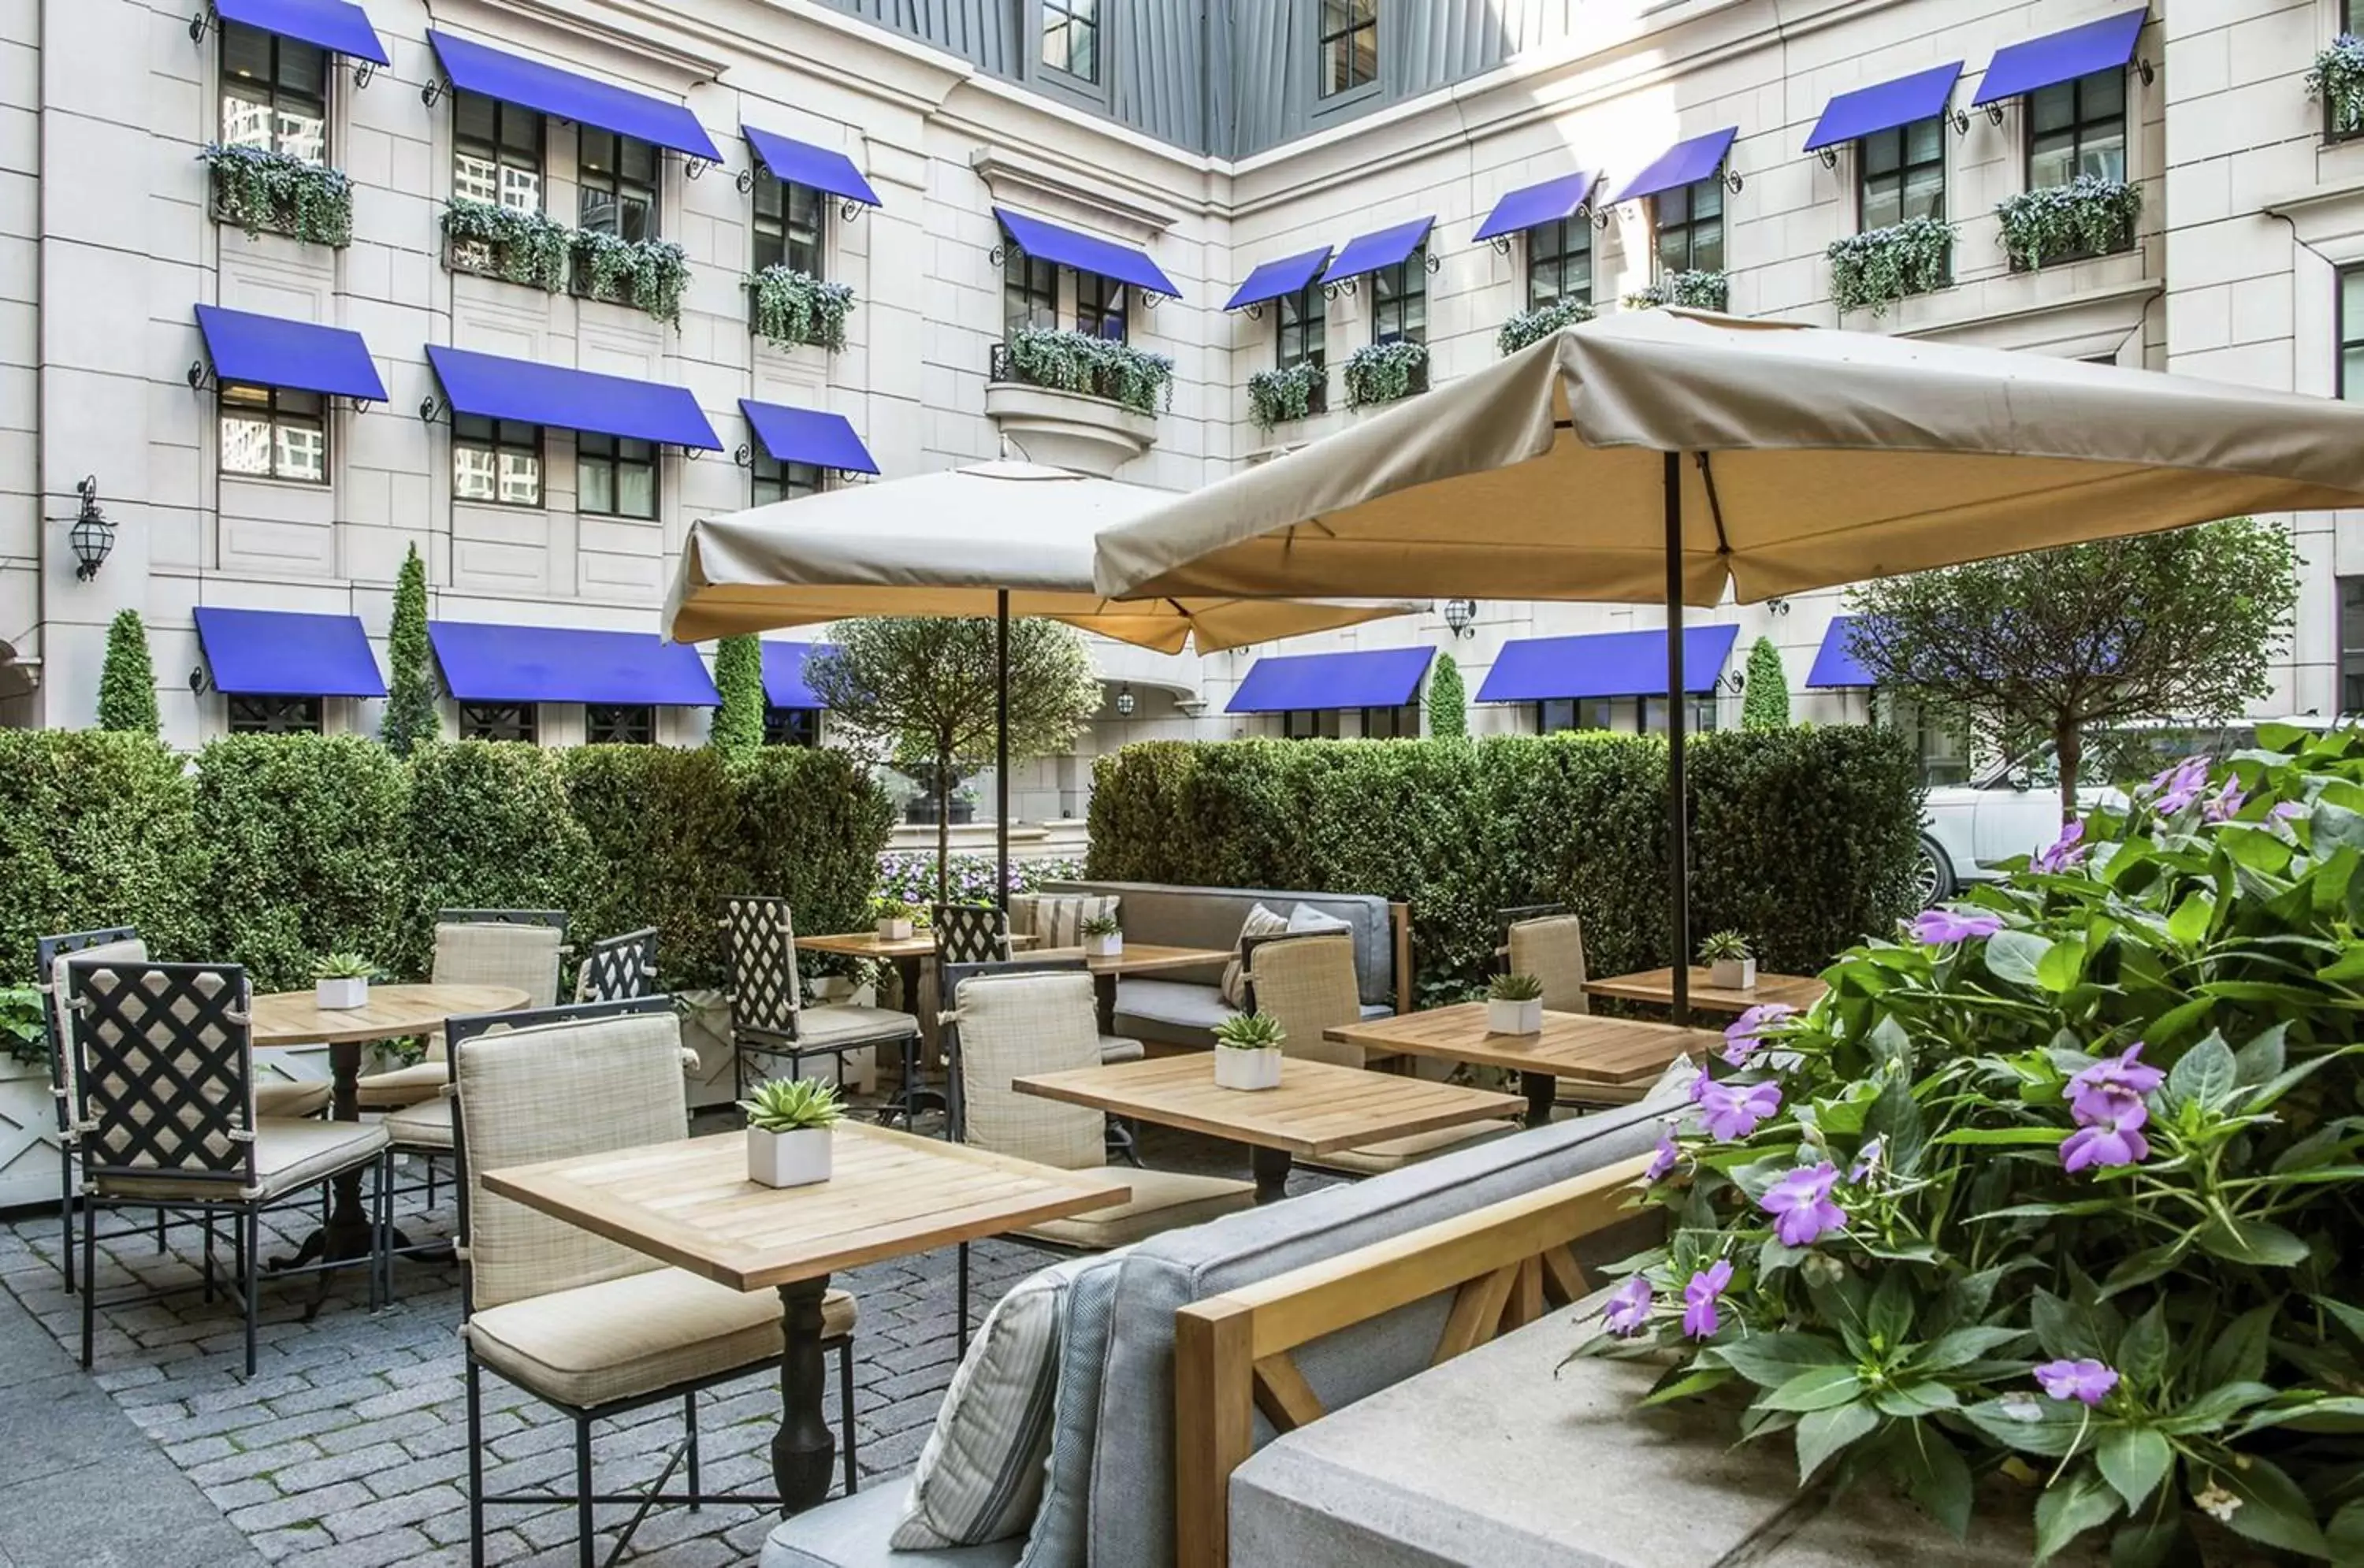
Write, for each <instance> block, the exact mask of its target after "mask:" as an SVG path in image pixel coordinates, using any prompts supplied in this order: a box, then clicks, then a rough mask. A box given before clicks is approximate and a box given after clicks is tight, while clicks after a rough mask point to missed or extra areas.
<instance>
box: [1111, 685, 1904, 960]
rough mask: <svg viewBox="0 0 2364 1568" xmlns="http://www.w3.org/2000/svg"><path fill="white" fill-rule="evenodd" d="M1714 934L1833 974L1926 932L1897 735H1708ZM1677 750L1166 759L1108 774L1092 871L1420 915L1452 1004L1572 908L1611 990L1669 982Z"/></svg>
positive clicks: (1610, 742)
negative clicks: (1655, 978) (1511, 920)
mask: <svg viewBox="0 0 2364 1568" xmlns="http://www.w3.org/2000/svg"><path fill="white" fill-rule="evenodd" d="M1688 755H1689V770H1690V778H1691V788H1692V807H1691V811H1692V823H1693V827H1692V832H1691V864H1692V872H1691V927H1692V929H1693V930H1694V931H1699V932H1705V931H1713V930H1721V929H1727V928H1729V929H1737V930H1741V931H1744V932H1745V933H1747V934H1748V935H1749V936H1750V937H1751V938H1752V939H1754V940H1755V942H1756V951H1757V953H1758V956H1759V957H1760V959H1762V960H1763V961H1764V962H1765V964H1766V967H1767V968H1768V969H1775V970H1785V971H1793V972H1804V973H1812V972H1813V971H1815V970H1818V969H1820V968H1822V967H1823V965H1824V964H1826V963H1827V962H1829V961H1830V960H1831V958H1832V957H1833V956H1834V955H1835V954H1836V953H1837V952H1839V951H1841V950H1843V949H1844V948H1845V947H1847V946H1848V945H1849V944H1851V943H1853V942H1855V941H1857V940H1860V939H1861V938H1862V937H1863V936H1864V935H1865V934H1867V933H1879V932H1883V931H1886V930H1887V929H1890V928H1891V927H1892V926H1893V925H1894V923H1895V922H1896V921H1897V920H1898V919H1899V918H1901V917H1903V916H1905V915H1908V914H1910V913H1912V894H1911V885H1912V861H1913V857H1914V854H1915V852H1916V848H1917V844H1918V837H1919V824H1920V815H1921V790H1920V785H1919V783H1918V782H1917V774H1916V770H1915V768H1914V765H1913V759H1912V752H1911V749H1910V748H1909V747H1908V746H1907V745H1906V743H1905V742H1904V741H1903V740H1901V738H1900V737H1899V736H1897V735H1895V734H1894V733H1892V732H1889V731H1884V730H1876V729H1870V728H1833V729H1800V730H1791V731H1788V732H1784V733H1780V734H1759V735H1745V734H1716V735H1708V736H1702V737H1700V738H1699V739H1698V740H1696V741H1694V742H1693V745H1692V747H1691V749H1690V751H1689V754H1688ZM1666 767H1667V752H1666V745H1665V743H1664V742H1663V741H1662V740H1656V739H1652V738H1644V737H1639V736H1607V735H1569V736H1553V737H1549V738H1546V739H1534V738H1528V737H1503V738H1497V739H1489V740H1481V741H1478V742H1477V743H1476V744H1474V745H1473V744H1470V743H1468V742H1466V741H1446V742H1442V743H1440V742H1436V741H1401V740H1396V741H1339V742H1329V743H1323V744H1319V745H1315V744H1308V743H1306V742H1302V741H1281V740H1234V741H1218V742H1210V743H1193V742H1182V741H1152V742H1146V743H1143V744H1139V745H1133V746H1128V747H1126V748H1124V750H1122V751H1120V752H1118V753H1116V754H1115V755H1113V756H1110V757H1107V758H1103V759H1102V760H1101V762H1099V764H1098V773H1097V777H1096V781H1095V787H1094V790H1093V795H1092V810H1091V828H1092V852H1091V862H1090V873H1091V875H1092V876H1094V877H1096V878H1105V879H1109V880H1115V881H1139V882H1172V883H1183V884H1198V885H1202V886H1228V887H1277V888H1308V889H1315V890H1324V891H1337V892H1354V893H1374V894H1379V895H1384V896H1386V897H1388V898H1396V899H1403V900H1406V901H1408V902H1409V903H1410V904H1411V906H1412V916H1413V933H1412V936H1413V962H1414V965H1415V968H1416V971H1417V973H1418V978H1419V984H1420V987H1421V991H1422V995H1423V996H1424V997H1427V998H1429V999H1431V1000H1435V999H1441V998H1445V997H1449V996H1456V995H1465V994H1466V993H1468V992H1469V991H1471V990H1472V989H1473V988H1474V987H1475V986H1476V985H1477V984H1478V983H1479V981H1480V979H1481V977H1482V976H1483V975H1484V974H1485V973H1486V972H1487V970H1488V968H1489V965H1490V964H1491V962H1492V958H1493V949H1494V945H1495V940H1496V938H1495V932H1494V917H1495V911H1497V910H1498V909H1501V908H1504V907H1508V906H1513V905H1520V904H1531V903H1539V902H1552V903H1565V904H1567V905H1568V906H1570V907H1572V908H1573V909H1575V910H1576V911H1577V913H1578V914H1579V915H1581V916H1582V917H1584V921H1585V947H1586V952H1587V957H1588V959H1589V962H1590V964H1591V966H1592V969H1593V971H1594V973H1599V974H1613V973H1622V972H1626V971H1630V970H1634V969H1646V968H1652V967H1655V966H1656V965H1659V964H1663V963H1665V962H1667V961H1668V956H1669V955H1668V954H1667V951H1666V949H1667V863H1668V857H1667V814H1666Z"/></svg>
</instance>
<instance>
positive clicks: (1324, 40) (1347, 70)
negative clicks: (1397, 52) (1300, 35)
mask: <svg viewBox="0 0 2364 1568" xmlns="http://www.w3.org/2000/svg"><path fill="white" fill-rule="evenodd" d="M1318 43H1319V48H1318V50H1317V53H1316V58H1317V59H1318V60H1319V61H1320V63H1321V82H1320V86H1321V96H1322V97H1324V98H1334V97H1336V96H1337V95H1339V94H1341V93H1350V92H1352V91H1354V90H1355V88H1357V87H1366V86H1368V85H1369V84H1370V83H1374V82H1376V81H1377V80H1378V79H1379V0H1321V31H1320V35H1319V39H1318Z"/></svg>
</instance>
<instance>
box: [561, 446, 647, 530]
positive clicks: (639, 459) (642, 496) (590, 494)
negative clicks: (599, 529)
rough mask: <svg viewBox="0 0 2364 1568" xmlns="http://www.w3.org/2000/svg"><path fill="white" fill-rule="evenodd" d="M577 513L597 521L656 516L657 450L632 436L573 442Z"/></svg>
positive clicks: (575, 507) (575, 505) (575, 506)
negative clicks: (597, 519) (600, 519)
mask: <svg viewBox="0 0 2364 1568" xmlns="http://www.w3.org/2000/svg"><path fill="white" fill-rule="evenodd" d="M574 509H575V510H576V511H577V512H581V513H584V514H585V515H587V516H591V517H655V516H656V515H657V448H656V443H655V442H654V441H638V440H634V439H631V438H630V437H629V436H601V435H594V434H593V433H592V432H590V431H588V430H585V431H584V432H583V433H582V434H581V435H579V436H576V437H575V438H574Z"/></svg>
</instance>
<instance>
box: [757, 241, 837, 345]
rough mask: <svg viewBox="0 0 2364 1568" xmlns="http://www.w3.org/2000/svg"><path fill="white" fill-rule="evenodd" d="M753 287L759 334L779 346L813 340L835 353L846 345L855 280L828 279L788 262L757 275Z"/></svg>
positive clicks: (812, 341) (811, 341) (767, 268)
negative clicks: (829, 280)
mask: <svg viewBox="0 0 2364 1568" xmlns="http://www.w3.org/2000/svg"><path fill="white" fill-rule="evenodd" d="M747 290H748V293H749V294H750V295H753V299H754V302H755V335H756V336H757V337H759V338H762V339H764V340H765V341H766V342H768V343H770V344H772V345H773V346H774V347H775V348H780V349H793V348H796V347H797V346H798V345H799V344H804V343H811V344H814V345H816V346H817V347H820V348H823V349H826V350H829V351H830V352H831V353H832V354H834V353H837V352H840V351H841V350H843V349H844V347H845V318H846V317H849V316H851V315H853V285H851V284H832V283H825V282H823V281H822V280H820V278H817V277H814V276H813V275H812V274H811V273H810V272H798V271H797V269H795V268H794V267H790V266H787V265H786V264H785V263H783V264H781V265H777V266H770V267H766V268H764V270H763V271H762V272H756V273H753V275H751V276H750V277H749V278H748V279H747Z"/></svg>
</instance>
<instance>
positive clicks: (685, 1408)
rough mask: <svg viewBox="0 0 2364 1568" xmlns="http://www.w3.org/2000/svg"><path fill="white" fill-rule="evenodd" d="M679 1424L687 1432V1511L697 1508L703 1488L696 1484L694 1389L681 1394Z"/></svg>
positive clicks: (694, 1510)
mask: <svg viewBox="0 0 2364 1568" xmlns="http://www.w3.org/2000/svg"><path fill="white" fill-rule="evenodd" d="M681 1424H682V1427H683V1429H684V1430H685V1431H686V1433H687V1434H688V1438H687V1441H686V1444H685V1446H686V1449H687V1450H688V1457H689V1511H690V1512H691V1513H693V1514H694V1513H696V1512H697V1510H698V1506H699V1505H698V1498H699V1497H700V1496H704V1493H705V1488H703V1487H701V1486H700V1485H698V1484H697V1392H696V1391H695V1390H692V1391H691V1392H690V1393H687V1394H685V1395H683V1396H681Z"/></svg>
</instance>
